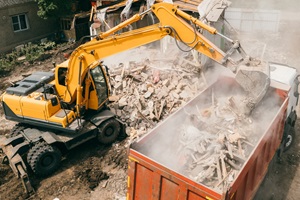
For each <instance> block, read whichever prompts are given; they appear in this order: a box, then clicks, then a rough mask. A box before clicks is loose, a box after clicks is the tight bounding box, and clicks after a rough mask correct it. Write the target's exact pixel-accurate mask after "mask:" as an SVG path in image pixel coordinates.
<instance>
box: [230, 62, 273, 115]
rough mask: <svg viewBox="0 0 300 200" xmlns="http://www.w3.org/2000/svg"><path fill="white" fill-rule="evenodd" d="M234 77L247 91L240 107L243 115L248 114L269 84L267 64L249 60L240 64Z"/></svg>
mask: <svg viewBox="0 0 300 200" xmlns="http://www.w3.org/2000/svg"><path fill="white" fill-rule="evenodd" d="M235 79H236V81H237V82H238V83H239V84H240V86H241V87H242V88H243V89H244V91H245V92H246V93H247V95H246V97H245V99H244V100H243V103H242V104H243V105H242V109H243V113H244V114H245V115H249V114H250V113H251V111H252V110H253V109H254V108H255V106H256V105H257V104H258V103H259V102H260V101H261V100H262V98H263V97H264V96H265V94H266V92H267V90H268V88H269V86H270V70H269V64H268V63H266V62H260V61H259V62H258V61H250V62H249V63H248V64H247V65H240V66H239V67H238V69H237V72H236V77H235Z"/></svg>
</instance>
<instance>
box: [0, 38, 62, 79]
mask: <svg viewBox="0 0 300 200" xmlns="http://www.w3.org/2000/svg"><path fill="white" fill-rule="evenodd" d="M55 46H56V44H55V42H51V41H50V42H43V43H40V44H33V43H31V42H30V43H28V44H26V45H24V47H22V48H21V49H19V50H18V51H17V50H14V51H13V52H12V53H9V54H6V55H2V56H0V73H2V74H5V73H8V72H10V71H11V70H13V69H14V68H15V67H16V66H18V65H20V63H21V62H22V61H18V58H19V57H21V56H25V60H26V61H28V62H29V63H30V64H33V63H34V61H37V60H40V59H41V58H42V57H44V54H45V51H48V50H51V49H53V48H54V47H55Z"/></svg>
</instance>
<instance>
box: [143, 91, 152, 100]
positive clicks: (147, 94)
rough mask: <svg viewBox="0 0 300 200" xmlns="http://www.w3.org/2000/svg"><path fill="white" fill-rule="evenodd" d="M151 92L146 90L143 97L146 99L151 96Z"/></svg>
mask: <svg viewBox="0 0 300 200" xmlns="http://www.w3.org/2000/svg"><path fill="white" fill-rule="evenodd" d="M151 94H152V92H150V91H147V92H146V93H145V94H144V97H145V98H146V99H148V98H149V97H150V96H151Z"/></svg>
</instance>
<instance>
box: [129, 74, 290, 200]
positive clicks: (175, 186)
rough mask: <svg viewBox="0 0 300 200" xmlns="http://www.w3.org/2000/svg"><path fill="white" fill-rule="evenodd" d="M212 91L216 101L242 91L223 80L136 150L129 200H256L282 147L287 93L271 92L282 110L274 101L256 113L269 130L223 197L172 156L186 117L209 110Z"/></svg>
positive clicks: (133, 147)
mask: <svg viewBox="0 0 300 200" xmlns="http://www.w3.org/2000/svg"><path fill="white" fill-rule="evenodd" d="M212 88H214V89H213V91H214V93H216V96H217V94H218V93H219V92H221V93H222V92H225V93H227V94H228V93H232V94H234V93H235V92H237V91H238V90H239V89H238V86H237V85H236V84H235V82H234V81H233V79H231V78H224V79H220V80H219V81H217V82H216V83H214V84H213V85H211V86H210V87H208V88H207V89H206V90H205V91H203V92H201V93H200V94H199V95H197V96H196V97H195V98H193V99H192V100H191V101H189V102H188V103H187V104H186V105H185V106H184V107H182V108H181V109H179V110H178V111H176V112H175V113H173V114H172V115H171V116H169V117H168V118H167V119H166V120H164V121H163V122H161V123H160V124H159V125H158V126H156V127H155V128H154V129H153V130H151V131H150V132H149V133H147V134H146V135H145V136H144V137H143V138H141V139H140V140H139V141H137V142H135V143H133V144H132V145H131V147H130V149H129V165H128V182H127V183H128V185H127V187H128V192H127V199H135V200H137V199H141V200H144V199H161V200H172V199H188V200H198V199H236V200H243V199H252V198H253V197H254V195H255V193H256V191H257V189H258V187H259V185H260V183H261V182H262V180H263V178H264V176H265V174H266V172H267V170H268V165H269V163H270V161H271V160H272V158H273V156H274V155H275V153H276V151H277V149H278V148H279V146H280V143H281V138H282V136H283V128H284V123H285V119H286V110H287V104H288V101H287V100H288V99H287V97H286V96H287V95H286V91H282V90H279V89H276V88H270V89H269V91H268V99H269V100H270V99H272V100H274V99H276V101H272V102H276V103H275V104H276V105H275V104H274V105H269V104H270V103H269V102H268V99H263V100H262V103H261V106H258V107H257V108H256V109H257V110H259V109H260V113H258V114H255V113H254V114H253V115H254V117H258V118H259V117H262V118H259V120H260V121H261V123H265V126H263V128H261V129H260V130H261V131H260V132H259V133H258V134H257V139H256V145H255V146H254V147H253V149H252V150H251V151H250V153H249V155H248V156H247V157H248V158H247V160H246V161H245V162H244V164H243V165H242V167H241V169H240V170H239V173H238V174H237V175H236V176H235V177H234V180H233V181H232V182H231V184H230V185H229V186H227V187H226V188H225V189H224V191H221V192H220V191H218V190H214V189H213V188H211V187H208V186H206V185H204V184H201V183H198V182H195V181H193V180H191V179H190V178H189V177H187V176H185V175H184V174H182V173H180V170H179V169H180V162H178V161H175V160H172V159H173V157H172V156H171V155H173V154H172V151H176V149H174V144H175V145H176V141H175V140H174V138H173V136H174V133H176V131H178V126H179V125H180V124H181V123H182V121H183V119H184V118H185V117H187V116H185V115H187V113H189V112H191V111H192V110H193V109H194V110H195V109H196V107H197V105H200V104H201V105H205V104H207V102H209V101H211V95H212ZM229 89H230V90H229ZM266 104H268V105H266ZM264 106H269V107H268V108H265V107H264ZM259 107H261V108H259ZM264 109H265V114H266V115H267V114H268V113H270V110H273V111H272V112H271V113H272V114H271V116H269V117H267V119H265V118H264V114H261V110H264ZM254 117H253V118H254ZM172 148H173V149H172ZM173 153H174V152H173ZM175 154H176V153H175ZM165 161H167V162H165ZM173 161H174V162H173Z"/></svg>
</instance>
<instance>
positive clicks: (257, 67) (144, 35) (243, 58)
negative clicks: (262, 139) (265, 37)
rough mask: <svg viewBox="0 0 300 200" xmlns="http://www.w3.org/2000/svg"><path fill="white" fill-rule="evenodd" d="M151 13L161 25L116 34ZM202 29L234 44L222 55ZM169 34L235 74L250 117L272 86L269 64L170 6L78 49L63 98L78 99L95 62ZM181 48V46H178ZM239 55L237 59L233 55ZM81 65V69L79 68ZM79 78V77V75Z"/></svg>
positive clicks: (164, 5)
mask: <svg viewBox="0 0 300 200" xmlns="http://www.w3.org/2000/svg"><path fill="white" fill-rule="evenodd" d="M148 12H152V13H154V14H155V16H156V17H157V18H158V20H159V23H157V24H154V25H150V26H147V27H144V28H140V29H136V30H132V31H128V32H125V33H120V34H116V33H117V32H118V31H119V30H121V29H123V28H124V27H126V26H128V25H130V24H132V23H133V22H136V21H139V20H141V19H142V18H143V17H144V16H145V15H146V14H147V13H148ZM198 28H201V29H204V30H206V31H208V32H209V33H211V34H217V35H219V36H221V37H223V38H225V39H226V40H228V41H229V42H231V43H232V46H231V48H230V49H229V50H228V51H227V52H223V51H222V50H221V49H219V48H218V47H217V46H216V45H214V44H213V43H212V42H211V41H209V40H208V39H207V38H205V37H204V36H203V35H202V34H201V33H200V32H199V31H198V30H197V29H198ZM166 35H170V36H172V37H174V38H175V39H176V40H178V41H180V42H182V43H183V44H185V45H186V46H187V47H188V48H189V49H188V50H192V49H195V50H197V51H198V52H200V53H201V54H204V55H206V56H207V57H209V58H211V59H212V60H214V61H216V62H217V63H219V64H221V65H223V66H225V67H228V68H229V69H231V70H232V71H233V72H235V73H236V80H237V81H238V83H239V84H240V85H241V86H242V88H243V89H244V90H245V91H246V92H247V93H248V97H247V101H248V102H246V110H245V113H247V114H249V113H250V112H251V110H252V109H253V108H254V107H255V105H256V104H257V103H259V101H260V100H261V99H262V97H263V96H264V95H265V93H266V90H267V88H268V87H269V75H268V73H269V72H268V64H266V63H263V62H260V61H257V60H254V61H253V59H252V58H250V57H249V56H247V55H246V53H245V52H244V50H243V49H242V48H241V46H240V44H239V42H238V41H233V40H231V39H229V38H227V37H226V36H224V35H222V34H221V33H219V32H218V31H217V30H216V29H215V28H213V27H210V26H208V25H207V24H204V23H203V22H201V21H200V20H198V19H196V18H194V17H192V16H190V15H188V14H187V13H185V12H183V11H181V10H180V9H178V7H177V6H174V5H173V4H169V3H158V4H154V5H153V6H152V7H151V9H149V10H147V11H145V12H143V13H140V14H136V15H134V16H133V17H131V18H129V19H128V20H126V21H124V22H122V23H120V24H119V25H117V26H115V27H113V28H112V29H110V30H108V31H106V32H103V33H100V34H99V35H98V36H96V37H95V38H94V39H93V40H91V41H90V42H88V43H86V44H83V45H81V46H79V47H78V48H77V49H76V50H75V51H74V52H73V53H72V55H71V57H70V60H69V62H68V74H67V80H66V81H67V82H66V84H67V86H68V90H69V94H70V95H66V96H65V97H64V101H65V102H73V101H74V100H75V99H76V90H77V86H78V83H79V82H80V81H79V80H78V79H80V75H79V74H80V72H82V71H85V69H86V68H88V67H91V63H93V62H94V61H95V60H101V59H103V58H105V57H107V56H111V55H113V54H116V53H119V52H122V51H125V50H128V49H131V48H135V47H138V46H141V45H144V44H147V43H150V42H154V41H157V40H160V39H162V38H163V37H165V36H166ZM178 46H179V45H178ZM236 53H238V54H239V56H238V58H237V59H236V60H234V59H233V58H232V57H231V56H232V54H236ZM77 66H81V67H77ZM78 75H79V76H78Z"/></svg>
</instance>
